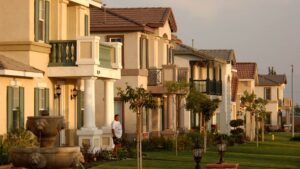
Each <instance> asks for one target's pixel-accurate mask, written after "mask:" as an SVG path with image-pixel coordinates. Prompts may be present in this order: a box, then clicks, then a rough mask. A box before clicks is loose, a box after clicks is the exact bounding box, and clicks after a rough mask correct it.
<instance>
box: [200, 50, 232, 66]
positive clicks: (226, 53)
mask: <svg viewBox="0 0 300 169" xmlns="http://www.w3.org/2000/svg"><path fill="white" fill-rule="evenodd" d="M199 51H200V52H203V53H206V54H209V55H211V56H214V57H218V58H222V59H225V60H226V61H227V62H230V61H233V63H234V64H235V62H236V60H235V53H234V50H233V49H201V50H199Z"/></svg>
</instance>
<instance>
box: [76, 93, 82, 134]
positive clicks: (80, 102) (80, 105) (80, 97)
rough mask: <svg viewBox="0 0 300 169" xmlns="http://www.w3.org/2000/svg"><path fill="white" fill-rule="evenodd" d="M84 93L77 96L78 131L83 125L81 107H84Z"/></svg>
mask: <svg viewBox="0 0 300 169" xmlns="http://www.w3.org/2000/svg"><path fill="white" fill-rule="evenodd" d="M82 99H83V98H82V91H80V90H79V91H78V94H77V129H80V128H81V127H82V126H83V124H82V120H83V119H82V112H81V107H82Z"/></svg>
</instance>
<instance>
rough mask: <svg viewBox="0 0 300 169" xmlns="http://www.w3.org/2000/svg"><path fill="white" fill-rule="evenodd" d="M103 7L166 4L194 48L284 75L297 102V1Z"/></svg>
mask: <svg viewBox="0 0 300 169" xmlns="http://www.w3.org/2000/svg"><path fill="white" fill-rule="evenodd" d="M104 3H105V4H106V5H107V7H171V8H172V10H173V13H174V15H175V19H176V23H177V27H178V31H177V33H176V34H177V36H178V37H179V38H180V39H181V40H183V42H184V43H185V44H187V45H191V44H192V39H194V47H196V48H199V49H234V51H235V54H236V59H237V61H238V62H256V63H257V64H258V71H259V73H261V74H263V73H267V70H268V67H269V66H273V67H274V69H275V70H276V72H277V74H286V76H287V78H288V84H287V85H286V93H285V96H286V97H290V96H291V65H292V64H293V65H294V99H295V103H298V104H300V88H299V84H300V43H299V42H300V19H299V18H300V0H104Z"/></svg>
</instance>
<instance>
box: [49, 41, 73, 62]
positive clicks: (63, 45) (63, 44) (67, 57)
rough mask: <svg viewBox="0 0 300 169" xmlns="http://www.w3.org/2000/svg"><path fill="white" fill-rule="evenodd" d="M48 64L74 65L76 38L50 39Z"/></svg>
mask: <svg viewBox="0 0 300 169" xmlns="http://www.w3.org/2000/svg"><path fill="white" fill-rule="evenodd" d="M50 45H51V46H52V47H51V53H50V56H49V66H75V65H76V60H77V50H76V40H59V41H50Z"/></svg>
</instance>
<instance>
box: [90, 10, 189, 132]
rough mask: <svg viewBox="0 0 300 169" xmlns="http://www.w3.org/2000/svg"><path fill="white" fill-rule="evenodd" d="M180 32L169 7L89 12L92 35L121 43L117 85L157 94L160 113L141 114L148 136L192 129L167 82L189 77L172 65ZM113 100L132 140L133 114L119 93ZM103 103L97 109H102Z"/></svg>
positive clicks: (116, 111) (180, 102)
mask: <svg viewBox="0 0 300 169" xmlns="http://www.w3.org/2000/svg"><path fill="white" fill-rule="evenodd" d="M176 31H177V26H176V21H175V18H174V15H173V12H172V10H171V9H170V8H102V9H99V8H93V9H92V10H91V33H92V34H93V35H97V36H100V37H101V41H103V42H122V43H123V48H122V51H123V53H122V67H123V69H122V73H121V75H122V77H121V80H118V81H116V85H115V86H116V87H121V88H124V87H125V85H126V84H128V85H131V86H133V87H140V86H142V87H144V88H145V89H147V90H148V91H150V92H151V93H152V94H153V95H154V96H155V99H156V101H157V103H158V105H159V108H157V109H156V110H152V111H151V110H149V111H144V112H143V132H144V137H148V136H150V135H153V136H159V135H161V134H166V135H173V134H174V133H175V131H176V129H178V128H185V127H188V126H185V123H184V119H183V114H181V112H182V113H183V111H179V109H180V108H182V107H183V106H182V104H183V101H182V99H179V97H178V96H179V95H180V93H172V94H171V93H168V91H167V88H166V83H167V82H176V81H178V80H179V79H184V78H185V79H186V80H187V78H188V75H186V74H185V73H187V70H188V67H184V68H183V67H182V68H181V67H179V66H178V65H176V64H175V63H174V58H173V54H172V49H173V48H174V44H173V40H174V38H173V39H172V37H174V36H172V33H175V32H176ZM181 75H182V76H181ZM98 85H100V86H101V85H102V84H101V83H99V84H98ZM114 98H115V110H114V112H115V113H116V114H120V115H121V117H122V123H123V126H124V130H125V133H126V135H127V136H134V133H135V132H136V118H135V114H134V113H133V112H132V111H131V110H130V109H129V105H128V104H123V102H122V101H121V100H120V99H119V98H118V96H117V92H115V93H114ZM100 100H101V99H100ZM102 104H103V103H101V104H99V105H98V107H97V110H99V111H101V110H102V109H103V106H102ZM98 120H99V121H101V119H98Z"/></svg>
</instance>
